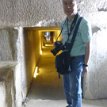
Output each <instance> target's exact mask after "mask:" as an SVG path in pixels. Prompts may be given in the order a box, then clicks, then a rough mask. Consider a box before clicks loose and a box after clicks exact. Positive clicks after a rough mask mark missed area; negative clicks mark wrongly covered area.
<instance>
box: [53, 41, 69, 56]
mask: <svg viewBox="0 0 107 107" xmlns="http://www.w3.org/2000/svg"><path fill="white" fill-rule="evenodd" d="M70 44H71V43H67V42H66V43H65V44H64V45H63V44H62V42H61V41H56V42H55V43H54V46H55V48H54V49H52V50H51V53H52V54H53V55H54V56H55V55H56V54H57V53H58V52H59V51H60V50H66V51H68V50H69V49H70Z"/></svg>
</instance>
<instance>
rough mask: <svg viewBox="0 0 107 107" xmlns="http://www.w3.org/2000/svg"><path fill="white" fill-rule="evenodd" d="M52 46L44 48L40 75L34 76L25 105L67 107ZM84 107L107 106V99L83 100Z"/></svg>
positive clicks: (32, 106) (25, 106)
mask: <svg viewBox="0 0 107 107" xmlns="http://www.w3.org/2000/svg"><path fill="white" fill-rule="evenodd" d="M50 50H51V49H50V48H48V49H47V48H44V49H43V53H42V56H41V58H40V62H39V69H38V72H39V73H38V75H37V77H36V78H33V81H32V86H31V89H30V90H29V93H28V96H27V98H26V101H25V103H24V107H65V106H66V101H65V98H64V94H63V84H62V82H61V81H62V78H60V79H59V78H58V74H57V73H56V70H55V65H54V57H53V55H52V54H51V53H50ZM83 107H107V102H106V100H83Z"/></svg>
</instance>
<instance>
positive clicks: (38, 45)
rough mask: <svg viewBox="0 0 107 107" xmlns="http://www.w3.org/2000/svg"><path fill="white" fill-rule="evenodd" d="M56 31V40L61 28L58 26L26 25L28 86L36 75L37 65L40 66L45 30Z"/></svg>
mask: <svg viewBox="0 0 107 107" xmlns="http://www.w3.org/2000/svg"><path fill="white" fill-rule="evenodd" d="M47 31H50V32H54V38H53V39H54V40H56V37H57V36H58V34H59V32H60V29H59V28H58V27H26V28H24V42H25V44H24V46H25V66H26V73H27V87H30V83H31V81H32V78H33V76H34V72H35V69H36V67H38V64H39V60H40V56H41V55H42V47H43V46H42V45H43V32H47Z"/></svg>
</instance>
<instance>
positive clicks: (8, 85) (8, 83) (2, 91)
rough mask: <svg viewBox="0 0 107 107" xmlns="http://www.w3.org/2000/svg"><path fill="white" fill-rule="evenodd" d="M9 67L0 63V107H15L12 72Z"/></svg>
mask: <svg viewBox="0 0 107 107" xmlns="http://www.w3.org/2000/svg"><path fill="white" fill-rule="evenodd" d="M10 66H11V64H10V65H9V64H7V66H6V65H5V63H0V99H1V101H0V107H15V103H14V100H15V98H14V95H15V90H14V86H13V85H14V84H13V70H12V68H11V67H10Z"/></svg>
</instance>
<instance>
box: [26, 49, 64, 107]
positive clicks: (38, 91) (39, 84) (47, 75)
mask: <svg viewBox="0 0 107 107" xmlns="http://www.w3.org/2000/svg"><path fill="white" fill-rule="evenodd" d="M61 81H62V78H60V79H59V78H58V74H57V72H56V69H55V65H54V56H53V55H52V54H51V52H50V49H47V48H46V49H45V48H44V49H43V53H42V56H41V58H40V61H39V74H38V76H37V77H36V78H33V82H32V86H31V89H30V91H29V94H28V97H27V98H28V100H29V101H28V103H27V106H26V107H45V105H46V107H48V106H49V107H50V106H51V107H52V106H53V107H58V105H57V104H56V103H54V105H53V103H52V102H56V101H58V102H64V103H65V100H64V99H65V98H64V94H63V84H62V82H61ZM38 104H39V105H38ZM62 105H63V103H62ZM65 105H66V103H65ZM59 107H61V105H59Z"/></svg>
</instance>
